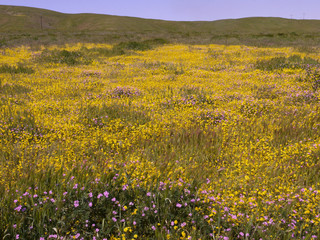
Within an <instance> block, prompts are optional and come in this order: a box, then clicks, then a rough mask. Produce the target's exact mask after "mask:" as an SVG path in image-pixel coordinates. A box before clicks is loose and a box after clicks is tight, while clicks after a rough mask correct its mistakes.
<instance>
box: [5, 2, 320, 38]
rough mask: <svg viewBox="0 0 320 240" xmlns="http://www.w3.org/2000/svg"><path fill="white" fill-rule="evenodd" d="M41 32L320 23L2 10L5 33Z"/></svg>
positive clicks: (246, 30)
mask: <svg viewBox="0 0 320 240" xmlns="http://www.w3.org/2000/svg"><path fill="white" fill-rule="evenodd" d="M41 22H42V24H41ZM41 25H42V26H41ZM41 27H42V28H41ZM41 30H42V31H43V30H47V31H50V30H54V31H61V32H66V31H68V32H69V31H72V32H79V31H117V32H119V31H121V32H131V31H132V32H163V33H176V32H186V33H188V32H191V33H192V32H205V33H213V34H226V33H228V34H232V33H234V34H261V33H265V34H274V33H292V32H294V33H297V34H301V33H319V32H320V20H291V19H283V18H264V17H252V18H242V19H228V20H218V21H194V22H187V21H163V20H153V19H142V18H134V17H120V16H112V15H102V14H64V13H59V12H54V11H49V10H45V9H38V8H30V7H16V6H4V5H1V6H0V31H1V32H37V31H41Z"/></svg>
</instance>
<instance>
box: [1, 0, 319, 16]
mask: <svg viewBox="0 0 320 240" xmlns="http://www.w3.org/2000/svg"><path fill="white" fill-rule="evenodd" d="M0 5H16V6H29V7H37V8H45V9H50V10H54V11H58V12H63V13H100V14H111V15H119V16H131V17H142V18H152V19H164V20H174V21H198V20H203V21H212V20H218V19H228V18H243V17H283V18H294V19H320V0H0Z"/></svg>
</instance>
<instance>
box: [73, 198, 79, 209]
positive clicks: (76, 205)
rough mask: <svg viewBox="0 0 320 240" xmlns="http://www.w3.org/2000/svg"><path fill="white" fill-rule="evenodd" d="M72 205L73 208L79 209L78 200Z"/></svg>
mask: <svg viewBox="0 0 320 240" xmlns="http://www.w3.org/2000/svg"><path fill="white" fill-rule="evenodd" d="M73 204H74V207H75V208H77V207H79V201H78V200H76V201H74V203H73Z"/></svg>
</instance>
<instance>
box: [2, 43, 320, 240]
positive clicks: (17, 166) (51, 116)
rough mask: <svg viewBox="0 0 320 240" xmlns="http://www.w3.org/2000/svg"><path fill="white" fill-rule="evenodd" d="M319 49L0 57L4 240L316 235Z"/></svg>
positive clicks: (62, 51)
mask: <svg viewBox="0 0 320 240" xmlns="http://www.w3.org/2000/svg"><path fill="white" fill-rule="evenodd" d="M319 98H320V54H319V49H317V48H315V49H313V50H312V51H303V49H299V48H293V47H290V48H289V47H288V48H258V47H248V46H224V45H178V44H169V43H166V41H164V40H162V39H154V40H148V41H143V42H123V43H119V44H115V45H107V44H89V43H87V44H86V43H79V44H69V45H59V46H50V47H46V48H45V47H41V46H39V47H37V48H36V47H33V48H31V47H27V46H19V47H7V48H2V49H0V238H1V239H37V240H44V239H96V240H99V239H101V240H102V239H108V240H109V239H224V240H227V239H230V240H231V239H317V238H320V182H319V180H320V175H319V170H320V105H319Z"/></svg>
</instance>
